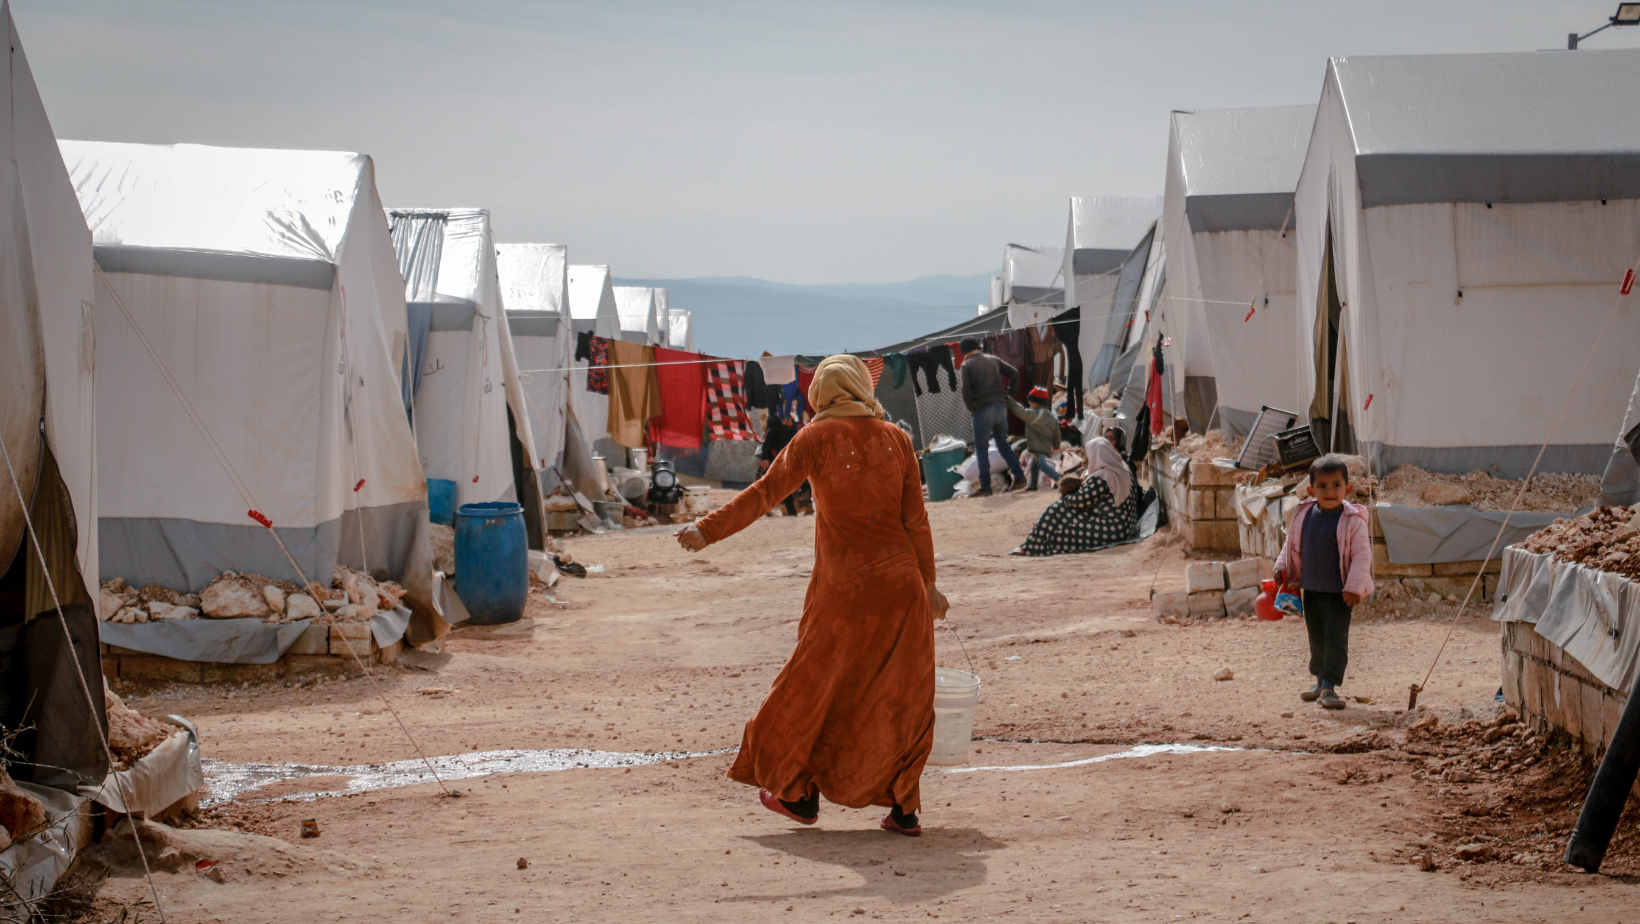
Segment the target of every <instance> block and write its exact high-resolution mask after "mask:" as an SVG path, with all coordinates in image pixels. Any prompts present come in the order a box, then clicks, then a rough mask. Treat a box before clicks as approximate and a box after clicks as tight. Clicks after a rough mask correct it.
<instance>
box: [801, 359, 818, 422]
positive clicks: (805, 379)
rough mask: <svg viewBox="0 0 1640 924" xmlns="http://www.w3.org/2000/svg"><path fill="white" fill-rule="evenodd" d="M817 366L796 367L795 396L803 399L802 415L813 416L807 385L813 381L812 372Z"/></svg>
mask: <svg viewBox="0 0 1640 924" xmlns="http://www.w3.org/2000/svg"><path fill="white" fill-rule="evenodd" d="M816 368H818V367H817V366H805V365H803V364H802V363H798V365H797V394H798V397H800V398H802V399H803V413H805V414H813V413H814V408H813V406H811V405H810V404H809V384H810V383H812V382H813V381H814V370H815V369H816Z"/></svg>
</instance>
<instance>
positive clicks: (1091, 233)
mask: <svg viewBox="0 0 1640 924" xmlns="http://www.w3.org/2000/svg"><path fill="white" fill-rule="evenodd" d="M1161 214H1162V200H1161V197H1159V196H1149V197H1140V196H1073V197H1071V208H1070V220H1069V222H1068V223H1067V226H1066V229H1065V252H1064V263H1063V264H1062V266H1061V269H1060V278H1061V279H1063V280H1064V282H1065V306H1066V308H1067V310H1068V309H1072V308H1075V309H1079V310H1080V312H1081V313H1080V315H1079V318H1080V323H1079V325H1078V328H1077V346H1078V348H1079V350H1080V352H1081V354H1082V363H1083V366H1082V371H1083V375H1084V376H1085V379H1084V383H1085V384H1086V383H1087V382H1091V380H1092V378H1093V376H1092V375H1091V373H1092V364H1093V360H1094V359H1095V358H1096V357H1097V356H1098V355H1099V352H1100V347H1102V346H1103V345H1104V342H1105V327H1106V325H1107V324H1108V322H1109V321H1110V313H1111V309H1112V307H1113V300H1114V296H1115V292H1116V284H1117V281H1118V278H1119V276H1120V272H1121V268H1122V266H1123V264H1125V263H1126V262H1127V260H1128V256H1129V255H1130V254H1132V253H1133V252H1134V248H1135V247H1136V246H1139V245H1140V244H1141V243H1142V242H1143V241H1144V240H1145V238H1146V236H1147V235H1148V234H1149V233H1150V229H1151V227H1152V226H1153V225H1155V224H1156V219H1157V218H1158V217H1160V215H1161ZM1142 262H1143V258H1141V263H1142ZM1043 319H1044V320H1046V317H1044V318H1043ZM1061 336H1062V337H1063V332H1061ZM1105 376H1106V377H1108V376H1109V370H1108V363H1107V367H1106V372H1105ZM1103 381H1104V379H1103V378H1101V379H1100V380H1099V382H1095V383H1093V384H1099V383H1102V382H1103Z"/></svg>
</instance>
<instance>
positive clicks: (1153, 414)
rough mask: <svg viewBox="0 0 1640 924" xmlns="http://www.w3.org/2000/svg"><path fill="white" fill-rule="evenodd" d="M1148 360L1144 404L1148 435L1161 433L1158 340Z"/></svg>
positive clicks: (1160, 384)
mask: <svg viewBox="0 0 1640 924" xmlns="http://www.w3.org/2000/svg"><path fill="white" fill-rule="evenodd" d="M1152 349H1153V352H1152V353H1151V361H1150V383H1149V385H1148V386H1147V388H1146V391H1145V404H1146V405H1147V406H1148V407H1149V408H1150V435H1151V436H1152V437H1157V436H1161V435H1162V372H1163V370H1164V364H1163V362H1162V344H1161V342H1160V341H1158V342H1157V343H1156V346H1155V347H1153V348H1152Z"/></svg>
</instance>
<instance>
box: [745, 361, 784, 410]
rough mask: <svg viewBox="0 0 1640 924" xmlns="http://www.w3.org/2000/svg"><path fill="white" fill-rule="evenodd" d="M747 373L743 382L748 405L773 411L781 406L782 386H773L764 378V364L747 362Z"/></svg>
mask: <svg viewBox="0 0 1640 924" xmlns="http://www.w3.org/2000/svg"><path fill="white" fill-rule="evenodd" d="M745 369H746V375H745V379H744V381H743V382H742V385H743V386H744V388H745V396H746V407H747V408H750V409H755V410H766V411H772V410H774V409H775V408H777V407H779V406H780V388H779V386H774V387H771V386H770V385H769V384H768V383H767V381H765V380H764V378H763V364H762V363H759V362H749V363H746V364H745Z"/></svg>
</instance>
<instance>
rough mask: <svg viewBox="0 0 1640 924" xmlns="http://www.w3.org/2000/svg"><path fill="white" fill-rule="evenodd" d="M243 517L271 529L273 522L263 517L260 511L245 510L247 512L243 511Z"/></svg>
mask: <svg viewBox="0 0 1640 924" xmlns="http://www.w3.org/2000/svg"><path fill="white" fill-rule="evenodd" d="M245 515H246V516H248V517H250V518H251V519H253V520H255V521H256V522H258V523H261V524H262V525H263V526H266V527H267V528H268V529H272V528H273V521H272V520H270V519H268V518H267V517H266V516H263V514H262V511H260V510H255V509H252V510H247V511H245Z"/></svg>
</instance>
